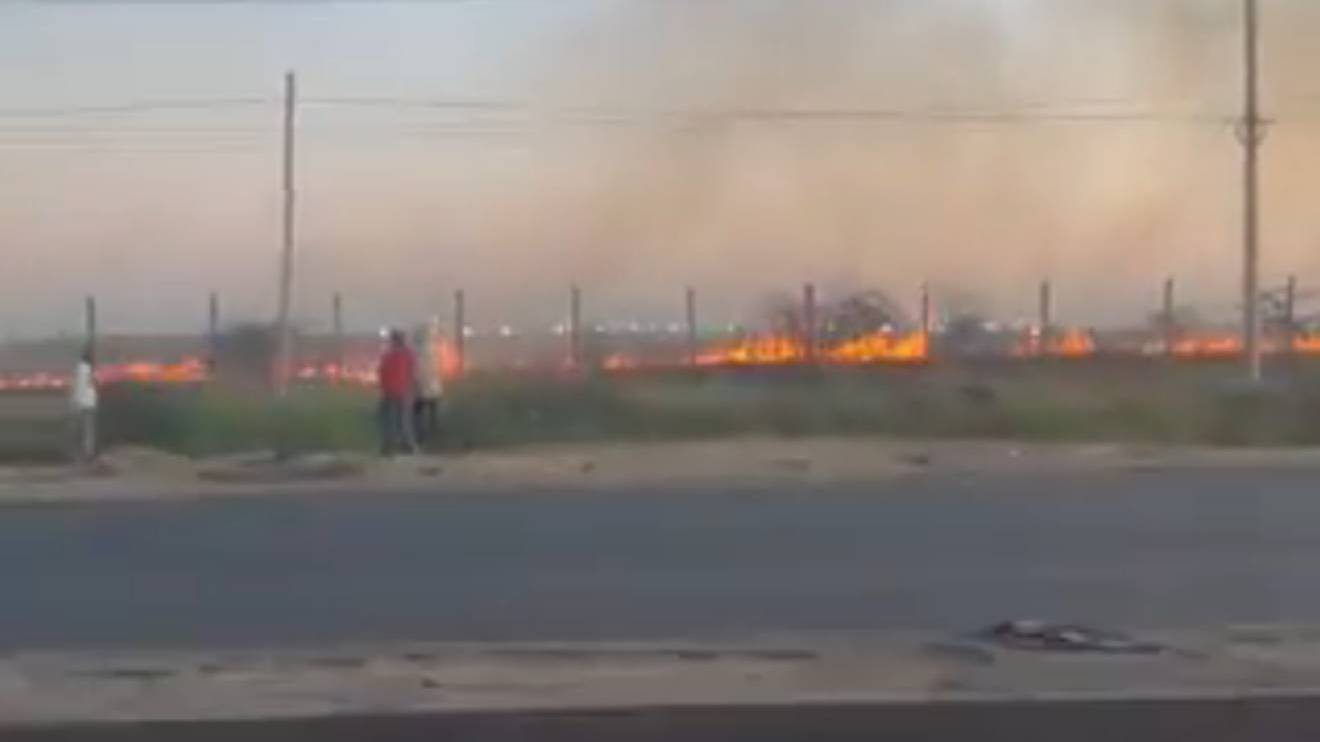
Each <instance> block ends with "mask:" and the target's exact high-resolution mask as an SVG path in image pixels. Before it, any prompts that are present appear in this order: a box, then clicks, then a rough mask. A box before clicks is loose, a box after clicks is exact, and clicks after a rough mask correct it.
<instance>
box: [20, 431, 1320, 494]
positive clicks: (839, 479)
mask: <svg viewBox="0 0 1320 742" xmlns="http://www.w3.org/2000/svg"><path fill="white" fill-rule="evenodd" d="M1209 468H1269V469H1275V470H1279V469H1289V470H1311V469H1314V470H1316V471H1317V472H1318V473H1320V450H1317V449H1212V448H1193V447H1156V446H1140V445H1125V444H1040V443H1019V442H1012V441H999V442H986V441H974V442H969V441H939V442H912V441H898V440H891V439H876V438H807V439H780V438H741V439H723V440H711V441H689V442H673V443H618V444H573V445H555V446H543V447H532V448H523V449H515V450H506V451H492V452H474V453H466V454H461V455H442V456H408V457H399V458H396V459H392V460H384V459H380V458H376V457H370V456H362V455H356V454H313V455H306V456H300V457H294V458H290V459H285V460H277V459H276V457H274V456H273V455H271V454H269V453H264V452H254V453H252V454H247V455H240V456H229V457H219V458H212V459H202V460H193V459H187V458H183V457H178V456H172V455H170V454H166V453H163V452H159V451H154V450H150V449H118V450H112V451H110V452H107V453H106V455H105V456H104V458H103V459H102V461H101V462H99V463H98V464H96V465H94V466H93V467H90V468H87V469H75V468H71V467H11V468H3V469H0V504H5V503H8V504H18V503H32V502H117V501H140V500H167V499H179V498H196V497H225V496H242V495H253V494H262V495H275V494H282V493H294V494H296V493H320V492H330V491H355V490H362V489H364V488H370V489H371V490H372V491H375V492H379V491H388V490H399V491H437V492H444V491H462V492H468V493H479V492H481V491H483V490H490V491H508V490H511V489H521V490H537V491H562V490H566V489H568V490H583V489H594V488H602V489H609V490H626V489H628V488H672V489H675V490H682V489H689V488H690V489H700V488H710V487H718V488H725V489H727V488H739V487H761V486H783V485H794V486H806V487H809V486H811V485H813V484H818V485H821V484H839V483H885V482H894V481H898V480H902V479H903V478H905V477H914V476H928V475H939V474H953V475H967V476H978V475H995V474H1014V473H1018V474H1051V473H1078V474H1082V473H1104V472H1139V471H1159V470H1166V469H1209Z"/></svg>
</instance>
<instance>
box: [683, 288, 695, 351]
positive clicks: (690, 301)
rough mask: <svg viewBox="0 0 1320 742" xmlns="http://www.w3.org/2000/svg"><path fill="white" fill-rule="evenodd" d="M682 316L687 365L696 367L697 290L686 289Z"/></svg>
mask: <svg viewBox="0 0 1320 742" xmlns="http://www.w3.org/2000/svg"><path fill="white" fill-rule="evenodd" d="M683 304H684V306H683V316H684V319H685V320H686V322H687V364H688V365H689V366H696V365H697V352H698V351H697V290H696V289H694V288H692V287H691V286H688V287H687V291H686V292H685V296H684V303H683Z"/></svg>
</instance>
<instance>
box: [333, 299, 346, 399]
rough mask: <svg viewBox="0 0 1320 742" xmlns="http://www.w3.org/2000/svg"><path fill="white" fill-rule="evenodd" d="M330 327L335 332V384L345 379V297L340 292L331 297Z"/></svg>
mask: <svg viewBox="0 0 1320 742" xmlns="http://www.w3.org/2000/svg"><path fill="white" fill-rule="evenodd" d="M330 326H331V327H332V328H333V331H334V343H335V348H334V358H335V382H336V383H337V382H338V381H340V380H341V379H343V378H344V297H343V295H342V294H340V293H339V292H338V291H336V292H335V294H334V296H332V297H330Z"/></svg>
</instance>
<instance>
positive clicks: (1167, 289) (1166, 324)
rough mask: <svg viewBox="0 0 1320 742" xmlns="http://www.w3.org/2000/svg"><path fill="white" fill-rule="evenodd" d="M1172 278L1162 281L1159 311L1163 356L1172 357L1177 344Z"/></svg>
mask: <svg viewBox="0 0 1320 742" xmlns="http://www.w3.org/2000/svg"><path fill="white" fill-rule="evenodd" d="M1173 291H1174V283H1173V277H1172V276H1170V277H1169V278H1166V279H1164V303H1163V309H1161V310H1160V331H1161V332H1162V333H1163V335H1164V354H1165V355H1167V356H1169V357H1172V356H1173V354H1174V346H1175V345H1176V344H1177V342H1178V322H1177V319H1175V318H1174V316H1173V310H1174V305H1173V302H1174V294H1173Z"/></svg>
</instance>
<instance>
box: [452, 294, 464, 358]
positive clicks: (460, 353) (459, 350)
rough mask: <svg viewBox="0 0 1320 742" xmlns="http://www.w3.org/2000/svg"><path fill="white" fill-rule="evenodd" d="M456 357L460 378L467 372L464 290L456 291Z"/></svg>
mask: <svg viewBox="0 0 1320 742" xmlns="http://www.w3.org/2000/svg"><path fill="white" fill-rule="evenodd" d="M454 355H455V356H457V358H456V359H455V361H456V363H455V366H456V369H455V370H456V371H457V373H458V375H459V376H462V375H463V372H464V371H466V370H467V298H466V297H465V296H464V294H463V289H457V290H456V291H454Z"/></svg>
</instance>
